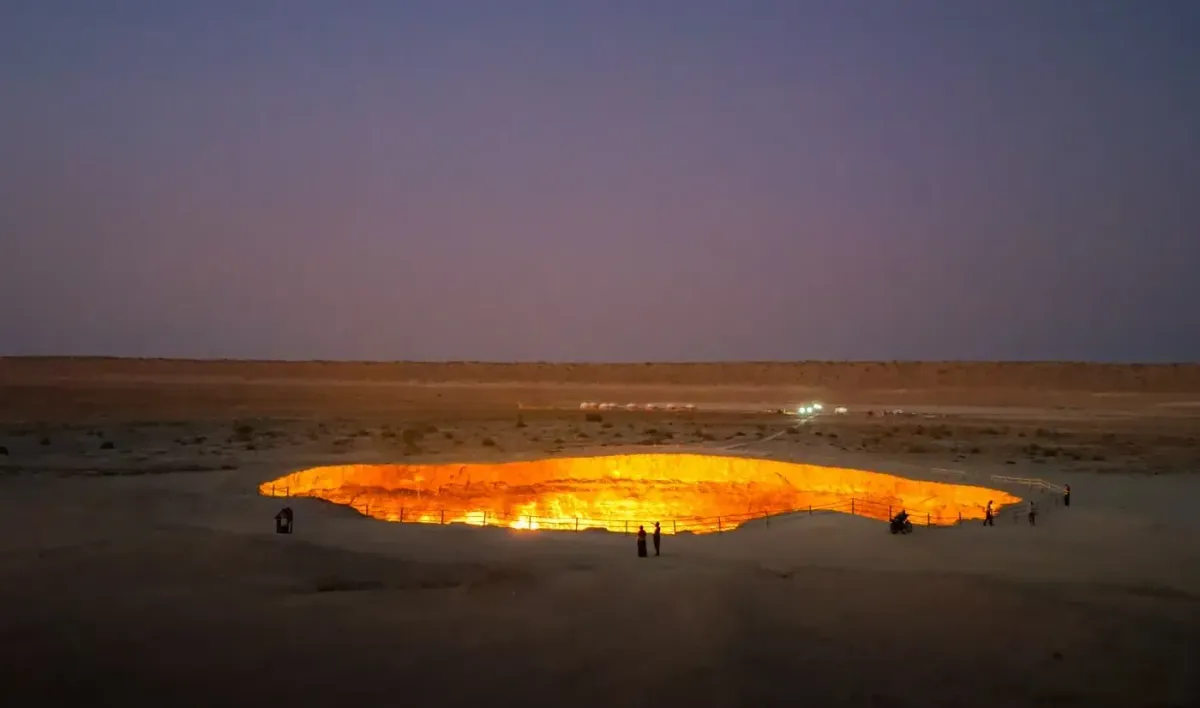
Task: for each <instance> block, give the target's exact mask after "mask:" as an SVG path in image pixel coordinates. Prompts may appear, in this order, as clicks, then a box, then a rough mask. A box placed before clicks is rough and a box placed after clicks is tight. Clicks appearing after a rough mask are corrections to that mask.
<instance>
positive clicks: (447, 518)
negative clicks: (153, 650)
mask: <svg viewBox="0 0 1200 708" xmlns="http://www.w3.org/2000/svg"><path fill="white" fill-rule="evenodd" d="M992 480H993V481H995V482H999V483H1003V484H1008V485H1019V486H1023V487H1025V488H1026V489H1027V490H1029V492H1030V493H1031V494H1032V493H1036V494H1038V496H1039V497H1040V498H1039V499H1038V500H1037V501H1038V511H1039V513H1041V512H1043V511H1045V510H1046V506H1047V502H1048V505H1049V506H1050V507H1056V506H1059V505H1061V504H1062V499H1063V492H1064V491H1065V490H1064V489H1063V487H1060V486H1058V485H1055V484H1052V483H1050V482H1047V481H1045V480H1042V479H1033V478H1024V477H1003V476H1000V475H993V476H992ZM261 491H262V493H263V494H264V495H266V496H272V497H288V496H291V494H290V493H289V492H290V490H289V488H288V487H286V486H281V487H276V486H270V487H269V488H264V489H262V490H261ZM314 491H317V492H319V491H328V490H314ZM297 496H300V497H305V496H311V497H317V498H326V497H324V496H322V495H321V494H319V493H313V491H306V492H305V493H302V494H298V495H297ZM364 496H367V498H366V499H359V498H357V497H349V498H347V499H346V500H345V501H341V502H337V503H342V504H344V505H346V506H349V507H351V508H353V509H354V510H355V511H358V512H359V513H360V514H363V515H364V516H370V517H373V518H377V519H381V520H385V521H392V522H398V523H424V524H448V523H449V524H453V523H459V524H467V525H471V526H500V527H507V528H515V529H537V530H556V531H588V530H604V531H609V532H613V533H636V532H637V531H638V529H639V527H641V528H645V529H646V530H647V531H650V530H652V529H653V528H654V524H655V522H658V523H659V524H661V528H662V532H663V533H665V534H678V533H720V532H724V531H732V530H733V529H735V528H738V527H740V526H744V525H746V524H749V523H755V524H756V525H757V524H758V523H761V524H762V525H764V526H770V525H771V521H772V520H773V519H775V520H778V519H782V518H788V517H794V516H804V515H808V516H812V515H815V514H828V513H839V514H851V515H854V516H864V517H867V518H871V519H876V520H879V521H887V520H889V519H891V518H892V517H893V516H894V515H895V514H896V513H897V512H898V511H899V510H900V507H899V506H897V505H894V504H888V503H884V502H878V501H874V500H871V499H863V498H857V497H846V498H843V499H839V500H837V501H835V502H831V503H828V504H821V505H809V506H805V507H797V508H788V509H762V510H756V511H749V512H745V513H740V514H724V515H720V516H704V517H701V516H693V517H678V518H666V519H662V518H658V519H655V518H643V519H634V518H630V519H618V518H603V519H589V518H584V517H544V516H536V515H530V514H519V513H517V514H514V513H503V512H493V511H464V510H455V509H447V508H444V507H437V506H435V505H417V506H410V507H405V506H395V505H393V504H380V503H379V502H378V501H376V502H375V504H374V506H372V499H371V497H370V496H369V495H364ZM1029 501H1030V499H1026V501H1025V502H1022V503H1019V504H1010V505H1007V506H1003V507H1000V508H998V509H996V511H995V513H994V515H993V518H994V522H995V523H1016V522H1018V521H1021V520H1023V519H1027V518H1028V514H1029V510H1030V505H1029V503H1028V502H1029ZM908 518H909V520H910V521H911V522H912V523H913V525H915V526H957V525H960V524H963V523H972V522H977V523H982V522H983V509H982V507H981V508H980V509H979V510H978V513H977V514H970V515H968V516H967V517H963V515H962V514H961V513H957V514H954V515H952V516H951V515H939V514H933V513H921V512H919V511H918V512H910V514H909V517H908Z"/></svg>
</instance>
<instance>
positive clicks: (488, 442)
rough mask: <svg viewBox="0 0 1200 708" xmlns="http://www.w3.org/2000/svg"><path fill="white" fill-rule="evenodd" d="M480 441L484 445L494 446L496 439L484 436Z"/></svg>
mask: <svg viewBox="0 0 1200 708" xmlns="http://www.w3.org/2000/svg"><path fill="white" fill-rule="evenodd" d="M480 442H481V444H482V445H483V446H484V447H496V441H495V440H494V439H492V438H484V439H483V440H481V441H480Z"/></svg>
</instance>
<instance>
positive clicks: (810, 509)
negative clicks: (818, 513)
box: [808, 504, 812, 516]
mask: <svg viewBox="0 0 1200 708" xmlns="http://www.w3.org/2000/svg"><path fill="white" fill-rule="evenodd" d="M808 515H809V516H812V504H809V505H808Z"/></svg>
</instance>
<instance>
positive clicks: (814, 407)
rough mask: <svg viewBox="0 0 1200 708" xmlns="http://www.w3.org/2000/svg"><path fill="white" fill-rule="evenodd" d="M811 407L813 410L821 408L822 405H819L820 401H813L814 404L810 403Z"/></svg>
mask: <svg viewBox="0 0 1200 708" xmlns="http://www.w3.org/2000/svg"><path fill="white" fill-rule="evenodd" d="M812 407H813V409H814V410H818V411H819V410H821V407H822V406H821V404H820V403H814V404H812Z"/></svg>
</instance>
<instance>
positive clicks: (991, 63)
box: [0, 0, 1200, 363]
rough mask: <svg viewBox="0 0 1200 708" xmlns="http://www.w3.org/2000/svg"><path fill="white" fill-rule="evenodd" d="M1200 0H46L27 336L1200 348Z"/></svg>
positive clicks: (20, 225) (905, 356)
mask: <svg viewBox="0 0 1200 708" xmlns="http://www.w3.org/2000/svg"><path fill="white" fill-rule="evenodd" d="M1198 36H1200V3H1194V2H1188V1H1186V0H1160V1H1159V2H1155V3H1147V4H1139V3H1134V2H1131V1H1122V0H1095V1H1094V2H1089V3H1046V2H1037V1H1034V0H1013V1H1011V2H1004V3H997V2H989V1H987V0H962V1H961V2H956V3H947V2H943V1H941V0H908V1H906V2H904V3H894V2H887V1H885V0H846V1H845V2H840V3H825V2H802V1H800V0H797V1H796V2H751V3H745V2H734V1H733V0H695V1H694V2H670V1H667V0H663V1H662V2H655V3H638V2H631V1H629V0H614V1H613V2H606V3H559V2H552V1H551V0H527V1H526V0H514V2H511V3H504V4H503V6H502V7H501V6H500V5H498V4H490V3H485V2H481V1H478V0H462V1H460V2H445V1H443V2H433V1H431V0H430V1H426V0H413V1H411V2H405V3H386V2H375V1H373V0H359V1H357V2H349V3H344V4H341V5H338V6H336V7H335V6H333V5H330V4H327V3H319V2H313V1H312V0H293V1H292V2H287V3H283V2H273V1H270V0H264V1H263V2H252V3H233V2H228V1H223V0H214V1H213V2H208V3H195V2H184V1H183V0H157V1H151V0H124V1H122V2H119V3H87V2H83V1H82V0H62V1H61V2H33V1H25V0H18V1H17V2H10V3H6V4H5V5H4V7H3V8H0V102H2V104H3V105H4V107H5V109H4V111H0V240H2V242H3V243H4V248H3V252H4V254H5V256H6V258H5V265H6V266H7V271H6V273H5V275H4V276H3V277H0V333H2V336H0V355H5V354H7V355H107V356H131V357H166V358H189V359H238V360H242V359H259V360H263V359H266V360H301V361H312V360H326V361H338V360H353V361H364V360H371V361H396V360H404V361H447V360H476V361H497V362H506V361H516V362H532V361H544V362H567V361H569V362H578V363H584V362H589V361H591V362H605V361H621V362H628V363H641V362H645V361H669V362H687V361H700V362H716V361H739V362H740V361H755V362H758V361H786V362H791V361H804V360H822V361H839V360H853V361H929V360H934V361H1094V362H1100V363H1104V362H1137V363H1160V362H1170V363H1175V362H1180V363H1182V362H1196V361H1200V314H1198V312H1197V308H1196V306H1195V303H1196V302H1200V279H1197V278H1196V277H1195V274H1194V271H1195V270H1196V269H1197V265H1198V264H1200V199H1196V196H1195V195H1196V194H1200V130H1197V128H1196V126H1200V82H1197V81H1196V76H1200V42H1197V41H1196V37H1198Z"/></svg>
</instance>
